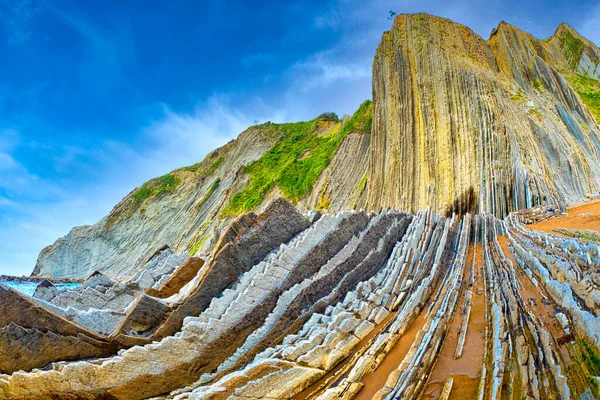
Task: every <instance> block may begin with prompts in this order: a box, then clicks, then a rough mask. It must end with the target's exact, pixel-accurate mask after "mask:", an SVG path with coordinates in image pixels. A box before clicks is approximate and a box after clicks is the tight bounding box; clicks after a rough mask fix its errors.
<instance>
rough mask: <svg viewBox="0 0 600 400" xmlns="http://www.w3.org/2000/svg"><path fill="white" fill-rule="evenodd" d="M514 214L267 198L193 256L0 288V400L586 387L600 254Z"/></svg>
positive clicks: (540, 394)
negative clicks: (336, 207) (317, 206)
mask: <svg viewBox="0 0 600 400" xmlns="http://www.w3.org/2000/svg"><path fill="white" fill-rule="evenodd" d="M524 221H525V219H524V217H523V216H521V215H519V214H511V215H509V216H508V217H507V218H505V219H503V220H499V219H496V218H494V217H493V216H491V215H470V214H466V215H465V216H463V217H459V216H456V215H454V216H451V217H445V216H441V215H439V214H436V213H435V212H432V211H431V210H427V211H420V212H418V213H416V214H414V215H410V214H405V213H402V212H398V211H394V210H386V211H381V212H378V213H365V212H362V211H348V212H342V213H338V214H321V213H318V212H310V213H307V214H300V213H299V212H298V211H296V209H295V208H294V207H293V206H292V205H290V204H289V203H287V202H286V201H285V200H283V199H279V200H276V201H274V202H273V203H272V204H271V205H270V206H269V207H268V208H267V209H266V210H265V211H264V212H263V213H262V214H259V215H257V214H253V213H250V214H246V215H244V216H242V217H239V218H238V219H236V220H235V221H233V222H232V223H231V224H230V225H229V226H228V227H227V229H226V230H225V231H224V233H223V235H222V236H221V238H220V240H219V241H218V244H217V246H215V249H214V251H213V252H212V254H211V255H210V256H209V257H207V258H206V259H201V258H198V257H193V256H190V255H189V254H186V253H183V254H176V253H173V252H172V251H171V250H170V249H164V250H162V251H161V252H159V253H157V254H155V255H154V256H153V257H152V258H151V259H150V260H149V261H148V262H147V263H145V264H144V265H142V266H140V268H138V269H137V271H136V273H135V274H133V275H132V276H131V277H129V278H128V279H126V280H124V281H122V282H116V281H114V280H112V279H111V278H110V277H108V276H106V275H104V274H102V273H95V274H93V275H92V276H91V277H90V278H89V279H87V280H86V281H85V282H84V283H83V284H82V285H81V286H80V287H79V288H77V289H76V290H71V291H56V290H54V288H53V285H52V283H50V282H45V283H43V284H41V285H40V286H39V288H38V290H37V291H36V293H35V294H34V297H33V298H26V297H25V296H22V295H20V294H18V293H17V292H15V291H13V290H10V289H5V288H4V287H2V286H0V301H2V304H5V305H7V307H5V312H4V314H3V315H2V316H0V348H2V349H4V350H5V351H3V352H2V353H1V355H0V372H2V373H4V375H0V398H7V399H51V398H94V399H95V398H98V399H99V398H118V399H142V398H156V397H157V396H158V398H173V399H257V398H277V399H292V398H297V399H352V398H355V397H356V398H368V397H370V398H373V399H392V398H419V397H423V398H435V397H437V396H439V395H444V396H450V397H448V398H451V396H452V393H454V392H456V391H460V393H463V394H464V393H468V396H470V397H469V398H482V399H486V398H508V397H505V396H507V393H511V395H510V396H511V397H512V396H517V397H519V398H522V397H525V398H534V399H545V398H570V397H576V396H592V397H588V398H593V396H598V395H599V392H598V387H597V386H596V385H595V384H594V382H597V381H598V380H599V379H600V365H598V364H597V361H596V360H598V354H600V270H599V269H598V266H599V265H600V248H599V247H598V244H596V243H594V242H585V241H580V240H578V239H575V238H565V237H563V236H558V235H552V234H546V233H542V232H538V231H535V230H532V229H529V228H528V225H526V224H524ZM34 343H35V346H32V344H34ZM463 358H465V360H466V361H467V363H470V365H469V367H465V365H466V364H465V363H463V362H462V359H463ZM473 360H474V361H473ZM461 365H462V366H461ZM17 371H18V372H17ZM459 372H466V373H467V375H466V376H464V375H462V374H461V373H459ZM382 374H383V375H382ZM455 381H456V382H462V383H461V384H460V385H458V384H457V385H453V382H455ZM377 382H379V383H377ZM363 390H365V392H363V394H362V395H361V391H363ZM366 393H369V394H368V395H366ZM457 393H458V392H457ZM465 395H466V394H465ZM361 396H363V397H361ZM364 396H368V397H364ZM428 396H429V397H428ZM584 398H585V397H584Z"/></svg>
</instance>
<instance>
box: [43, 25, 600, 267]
mask: <svg viewBox="0 0 600 400" xmlns="http://www.w3.org/2000/svg"><path fill="white" fill-rule="evenodd" d="M599 64H600V51H599V50H598V48H597V47H596V46H595V45H594V44H592V43H591V42H589V41H587V40H586V39H584V38H582V37H581V36H580V35H579V34H578V33H577V32H575V31H574V30H573V29H572V28H570V27H568V26H567V25H564V24H563V25H561V26H559V28H558V29H557V31H556V33H555V34H554V36H552V37H551V38H549V39H547V40H538V39H536V38H534V37H533V36H531V35H529V34H527V33H525V32H522V31H520V30H519V29H517V28H515V27H513V26H510V25H508V24H506V23H501V24H500V25H499V26H498V28H497V29H495V30H494V32H492V35H491V37H490V39H489V40H487V41H485V40H484V39H482V38H481V37H480V36H478V35H477V34H475V33H474V32H473V31H471V30H470V29H468V28H467V27H464V26H462V25H459V24H456V23H454V22H452V21H450V20H447V19H443V18H438V17H433V16H430V15H426V14H417V15H402V16H399V17H397V18H396V20H395V21H394V24H393V26H392V29H391V30H390V31H389V32H385V33H384V34H383V38H382V42H381V44H380V45H379V47H378V49H377V53H376V56H375V60H374V62H373V103H372V104H371V103H370V102H365V103H364V104H363V105H361V107H360V108H359V110H358V111H357V112H356V113H355V115H354V116H353V117H352V118H350V117H347V118H344V119H342V120H341V121H340V120H337V119H336V117H335V116H334V117H332V116H331V115H328V114H324V115H322V116H320V117H318V118H316V119H315V120H313V121H308V122H300V123H289V124H273V123H265V124H262V125H257V126H253V127H250V128H249V129H247V130H246V131H244V132H243V133H241V134H240V135H239V137H238V138H237V139H236V140H234V141H232V142H230V143H228V144H227V145H225V146H223V147H221V148H219V149H217V150H215V151H213V152H212V153H210V154H209V155H208V156H207V157H206V158H205V160H204V161H202V162H201V163H198V164H196V165H193V166H190V167H186V168H181V169H179V170H176V171H173V172H172V173H171V174H167V175H165V176H162V177H159V178H156V179H153V180H151V181H149V182H147V183H145V184H144V185H142V186H141V187H140V188H137V189H136V190H134V191H133V192H132V193H131V194H130V195H128V196H127V197H126V198H125V199H123V201H122V202H121V203H119V204H118V205H117V206H116V207H115V208H114V209H113V211H112V212H111V213H110V214H109V215H108V216H107V217H106V218H104V219H103V220H101V221H100V222H98V223H97V224H95V225H92V226H85V227H79V228H75V229H73V230H72V231H71V232H70V233H69V234H68V235H67V236H66V237H64V238H61V239H59V240H57V241H56V243H54V244H53V245H51V246H48V247H47V248H45V249H44V250H43V251H42V252H41V253H40V256H39V258H38V262H37V265H36V268H35V270H34V274H35V275H44V276H52V277H86V276H88V275H89V274H91V273H92V272H94V271H95V270H97V269H99V268H101V269H102V272H105V273H107V274H108V275H110V276H120V277H125V276H128V275H129V274H131V273H132V272H133V270H134V269H135V268H137V266H138V265H141V264H142V263H143V261H145V260H147V259H148V257H149V256H150V255H151V254H153V253H154V252H156V250H157V249H159V248H161V247H162V246H164V245H168V246H169V247H170V248H171V249H173V250H174V251H176V252H184V251H190V252H192V253H198V254H206V253H208V252H210V249H211V247H212V246H213V245H214V244H215V242H216V240H217V238H218V237H219V233H220V231H221V230H222V229H223V228H224V227H225V226H226V225H227V224H228V223H229V222H230V221H231V220H232V219H233V218H234V217H235V216H237V215H240V214H242V213H243V212H246V211H251V210H260V209H261V208H263V207H264V206H265V205H266V204H267V203H268V202H269V201H270V200H272V199H274V198H276V197H278V196H283V197H286V198H287V199H288V200H291V201H292V202H294V203H295V204H296V206H297V207H298V208H299V209H301V210H306V209H315V208H317V209H319V210H322V211H328V212H336V211H341V210H350V209H360V208H363V209H369V210H379V209H381V208H386V207H392V208H395V209H400V210H405V211H407V212H414V211H416V210H419V209H423V208H425V207H433V208H434V209H436V210H438V211H439V212H441V213H451V212H459V213H464V212H467V211H470V212H490V213H493V214H494V215H496V216H498V217H503V216H505V215H507V214H508V212H510V211H514V210H518V209H521V208H527V207H533V206H536V205H540V204H557V205H559V206H563V205H565V204H571V203H574V202H577V201H580V200H583V199H585V198H586V197H587V196H593V195H597V194H598V193H599V191H600V161H599V159H600V127H599V126H598V123H597V121H598V119H600V82H599V81H598V80H599V79H600V68H599ZM574 89H576V91H575V90H574ZM590 111H591V112H590ZM592 113H595V116H594V115H593V114H592Z"/></svg>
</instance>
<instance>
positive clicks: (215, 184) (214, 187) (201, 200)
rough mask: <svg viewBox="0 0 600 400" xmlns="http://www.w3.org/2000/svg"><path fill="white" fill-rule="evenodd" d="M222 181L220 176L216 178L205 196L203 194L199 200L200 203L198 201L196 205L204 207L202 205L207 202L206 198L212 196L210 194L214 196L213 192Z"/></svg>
mask: <svg viewBox="0 0 600 400" xmlns="http://www.w3.org/2000/svg"><path fill="white" fill-rule="evenodd" d="M220 183H221V180H220V179H219V178H217V179H215V181H214V182H213V183H212V185H210V187H209V188H208V190H207V191H206V193H205V194H204V196H202V198H201V199H200V201H198V203H196V207H202V205H203V204H204V203H206V200H208V199H209V198H210V196H212V195H213V193H214V192H215V191H216V190H217V188H218V187H219V184H220Z"/></svg>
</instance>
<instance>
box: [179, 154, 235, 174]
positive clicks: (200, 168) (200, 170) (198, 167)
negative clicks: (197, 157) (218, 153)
mask: <svg viewBox="0 0 600 400" xmlns="http://www.w3.org/2000/svg"><path fill="white" fill-rule="evenodd" d="M223 161H225V157H219V158H217V159H216V160H215V161H214V162H212V163H211V164H210V165H208V166H205V165H204V164H206V162H204V161H201V162H199V163H196V164H194V165H190V166H189V167H183V168H181V169H182V170H184V171H190V172H194V173H197V174H200V175H203V176H206V175H210V174H212V173H213V172H215V171H216V170H217V168H219V167H220V166H221V164H223Z"/></svg>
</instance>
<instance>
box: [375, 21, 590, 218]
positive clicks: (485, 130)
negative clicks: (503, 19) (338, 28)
mask: <svg viewBox="0 0 600 400" xmlns="http://www.w3.org/2000/svg"><path fill="white" fill-rule="evenodd" d="M557 35H560V30H559V31H557ZM555 41H557V39H556V40H554V39H553V40H550V41H540V40H537V39H535V38H533V37H532V36H531V35H529V34H527V33H525V32H522V31H520V30H518V29H516V28H514V27H512V26H510V25H508V24H505V23H501V24H500V26H499V27H498V28H497V29H496V30H495V31H494V32H493V34H492V36H491V38H490V39H489V40H488V41H484V40H483V39H482V38H481V37H479V36H478V35H477V34H475V33H474V32H473V31H471V30H470V29H468V28H466V27H464V26H462V25H459V24H457V23H454V22H452V21H450V20H447V19H443V18H438V17H433V16H429V15H425V14H417V15H402V16H400V17H398V18H396V20H395V22H394V25H393V27H392V29H391V30H390V31H388V32H386V33H384V34H383V37H382V42H381V44H380V45H379V47H378V48H377V53H376V55H375V60H374V62H373V132H372V139H371V149H370V152H371V153H370V154H371V157H370V167H369V184H368V204H369V207H370V208H375V209H377V208H378V207H393V208H397V209H402V210H407V211H412V212H414V211H416V210H418V209H422V208H425V207H428V206H432V207H434V208H435V209H437V210H439V211H441V212H450V213H451V212H462V213H464V212H467V211H470V212H489V213H493V214H495V215H497V216H500V217H502V216H504V215H506V214H507V213H508V212H510V211H514V210H518V209H522V208H529V207H532V206H535V205H538V204H565V203H572V202H575V201H579V200H581V199H583V198H585V197H586V196H589V195H594V194H598V193H599V191H600V162H599V161H598V160H599V156H600V128H599V127H598V125H597V123H596V122H595V121H594V118H593V117H592V115H591V114H590V113H589V111H588V110H587V109H586V107H585V106H584V105H583V104H582V103H581V100H580V99H579V97H578V96H577V95H576V94H575V92H574V91H573V90H572V89H571V88H570V87H569V85H568V83H567V82H566V81H565V79H564V78H563V76H562V75H561V74H560V73H559V72H558V70H557V69H556V68H568V65H569V64H568V60H567V59H566V58H565V57H564V55H563V53H562V52H560V51H558V50H557V49H556V47H558V46H561V45H560V43H559V44H557V43H555ZM588 43H589V42H588ZM591 46H593V45H592V44H589V46H588V47H589V48H590V49H591V50H590V51H592V53H594V52H596V53H594V54H597V50H598V49H597V48H595V46H593V48H592V47H591ZM571 73H573V71H571ZM565 149H568V151H566V150H565Z"/></svg>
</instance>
